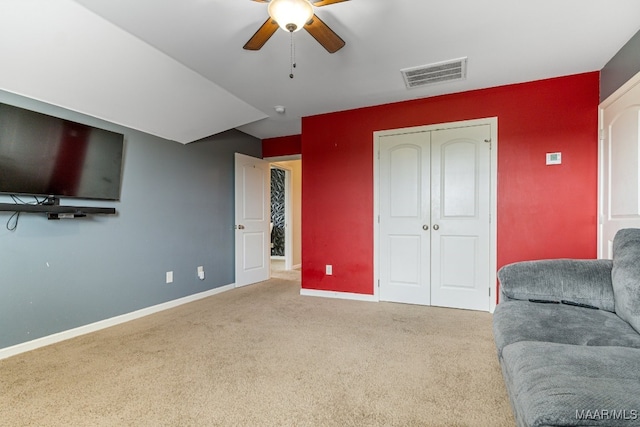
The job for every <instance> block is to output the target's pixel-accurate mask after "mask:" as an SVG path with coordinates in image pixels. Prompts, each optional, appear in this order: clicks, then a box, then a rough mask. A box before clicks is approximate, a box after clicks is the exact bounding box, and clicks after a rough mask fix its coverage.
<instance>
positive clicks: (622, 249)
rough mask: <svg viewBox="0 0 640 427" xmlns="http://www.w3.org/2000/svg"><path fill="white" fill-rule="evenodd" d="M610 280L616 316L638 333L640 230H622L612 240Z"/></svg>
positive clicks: (639, 316)
mask: <svg viewBox="0 0 640 427" xmlns="http://www.w3.org/2000/svg"><path fill="white" fill-rule="evenodd" d="M611 280H612V283H613V296H614V301H615V307H616V314H617V315H618V316H620V318H622V319H623V320H625V321H627V322H628V323H629V324H630V325H631V326H633V328H634V329H635V330H636V331H638V332H640V229H637V228H624V229H622V230H619V231H618V232H617V233H616V236H615V237H614V238H613V268H612V270H611Z"/></svg>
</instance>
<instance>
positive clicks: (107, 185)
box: [0, 103, 124, 200]
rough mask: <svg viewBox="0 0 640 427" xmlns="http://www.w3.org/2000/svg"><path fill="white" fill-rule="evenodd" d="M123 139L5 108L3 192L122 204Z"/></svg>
mask: <svg viewBox="0 0 640 427" xmlns="http://www.w3.org/2000/svg"><path fill="white" fill-rule="evenodd" d="M123 149H124V135H122V134H119V133H116V132H111V131H108V130H105V129H99V128H95V127H92V126H87V125H84V124H80V123H75V122H72V121H69V120H64V119H61V118H57V117H52V116H48V115H46V114H41V113H37V112H35V111H30V110H26V109H23V108H19V107H15V106H12V105H7V104H2V103H0V193H3V194H10V195H32V196H43V197H56V198H59V197H74V198H82V199H97V200H119V199H120V180H121V176H122V156H123Z"/></svg>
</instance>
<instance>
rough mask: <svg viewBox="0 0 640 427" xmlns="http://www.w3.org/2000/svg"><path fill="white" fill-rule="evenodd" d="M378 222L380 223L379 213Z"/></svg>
mask: <svg viewBox="0 0 640 427" xmlns="http://www.w3.org/2000/svg"><path fill="white" fill-rule="evenodd" d="M378 224H380V215H378Z"/></svg>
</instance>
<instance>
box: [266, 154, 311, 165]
mask: <svg viewBox="0 0 640 427" xmlns="http://www.w3.org/2000/svg"><path fill="white" fill-rule="evenodd" d="M263 159H264V160H266V161H268V162H271V163H273V162H288V161H291V160H300V159H302V154H291V155H288V156H274V157H263Z"/></svg>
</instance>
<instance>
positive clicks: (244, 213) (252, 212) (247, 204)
mask: <svg viewBox="0 0 640 427" xmlns="http://www.w3.org/2000/svg"><path fill="white" fill-rule="evenodd" d="M270 180H271V174H270V169H269V163H268V162H266V161H264V160H261V159H257V158H255V157H250V156H246V155H244V154H239V153H236V155H235V202H236V206H235V208H236V209H235V216H236V224H235V233H236V239H235V243H236V286H244V285H249V284H251V283H256V282H261V281H263V280H267V279H269V277H270V264H269V261H270V257H271V248H270V246H271V245H270V243H271V240H270V236H269V225H270V216H269V213H270V203H271V199H270V196H271V193H270V191H271V188H270Z"/></svg>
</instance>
